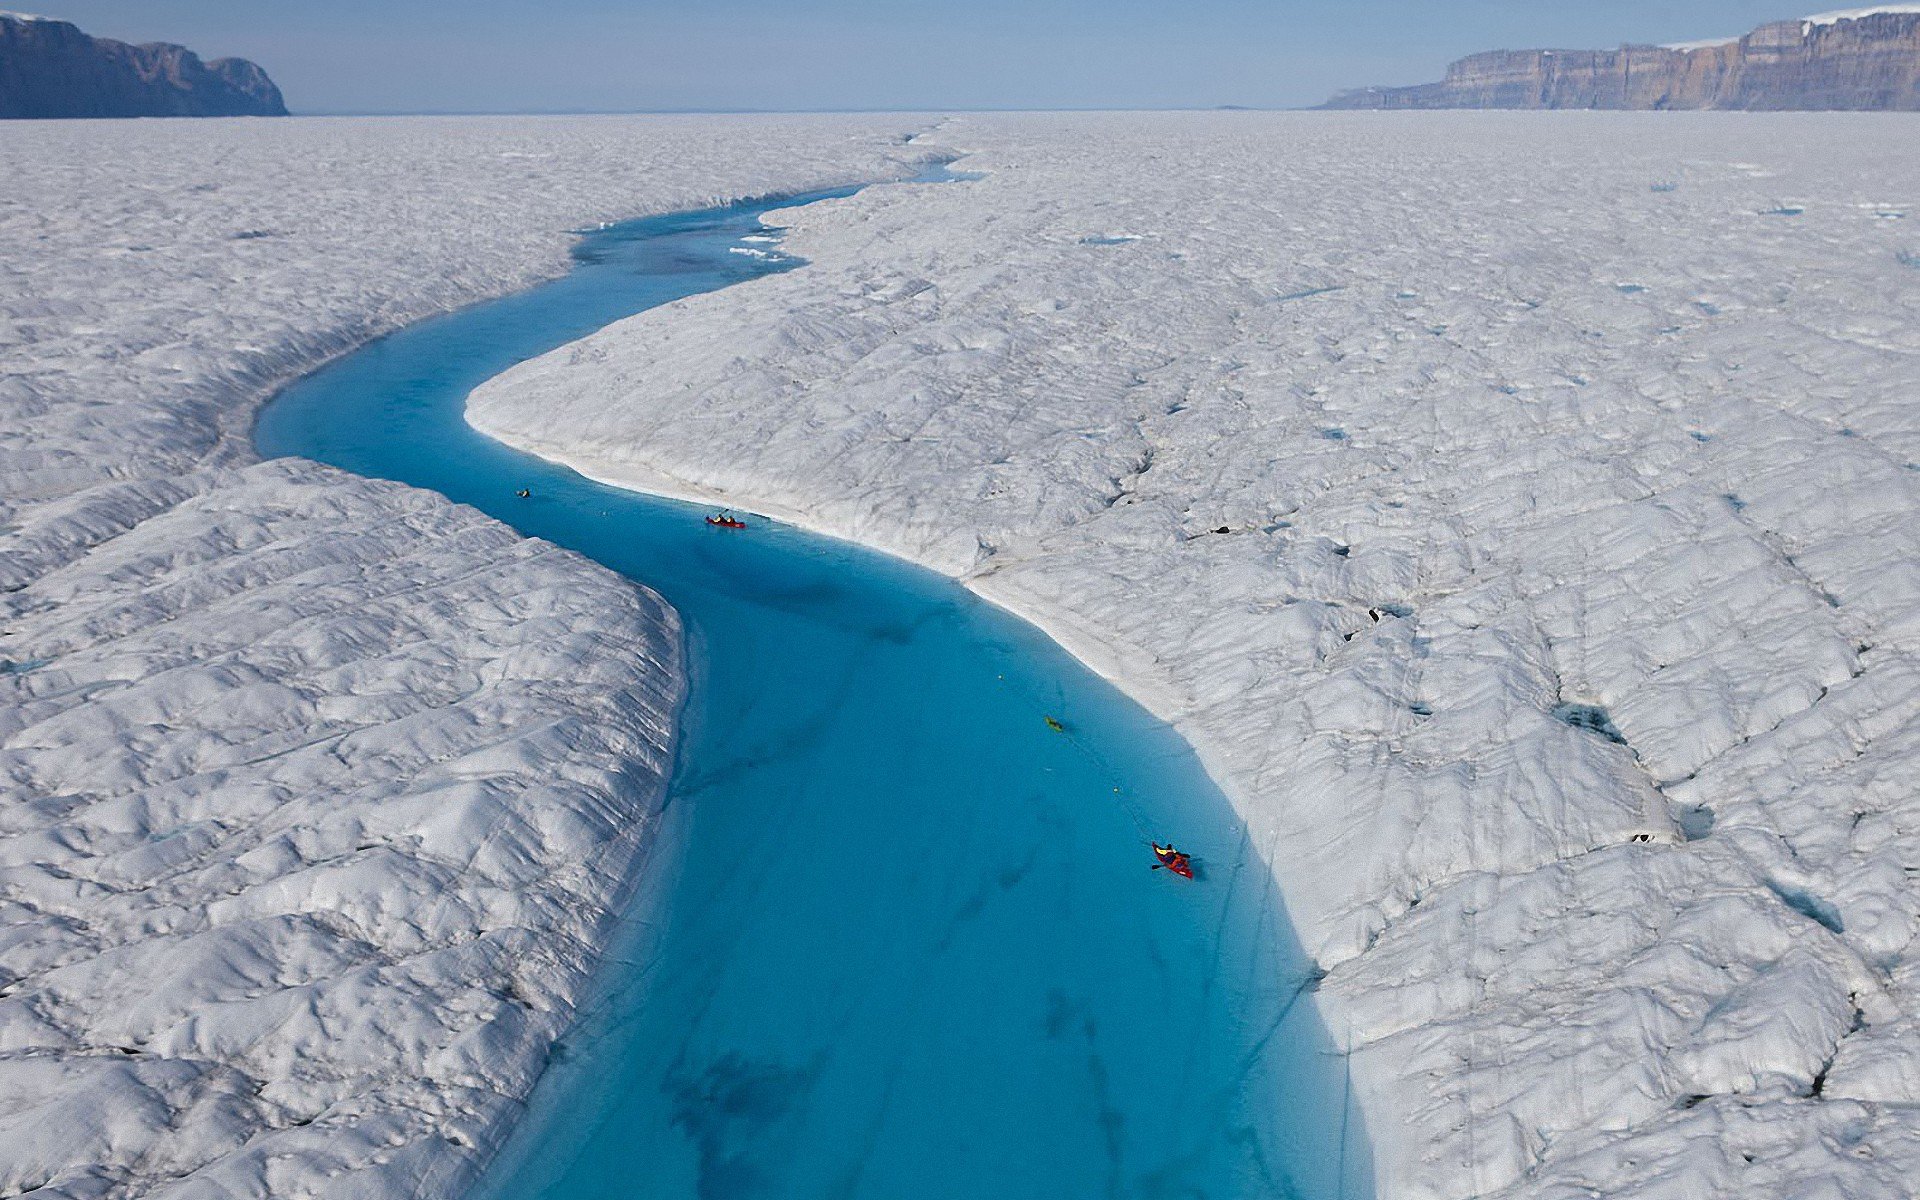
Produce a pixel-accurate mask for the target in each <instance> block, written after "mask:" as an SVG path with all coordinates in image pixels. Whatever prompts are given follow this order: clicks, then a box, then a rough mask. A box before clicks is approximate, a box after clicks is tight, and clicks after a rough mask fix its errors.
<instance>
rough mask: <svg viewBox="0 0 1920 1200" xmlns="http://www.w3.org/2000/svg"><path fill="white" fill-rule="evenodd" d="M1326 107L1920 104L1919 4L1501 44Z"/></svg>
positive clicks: (1343, 96) (1882, 107) (1345, 95)
mask: <svg viewBox="0 0 1920 1200" xmlns="http://www.w3.org/2000/svg"><path fill="white" fill-rule="evenodd" d="M1325 107H1327V108H1627V109H1741V110H1784V109H1848V110H1867V111H1888V110H1899V111H1914V110H1920V12H1913V11H1898V10H1887V11H1878V12H1873V11H1864V10H1863V11H1861V12H1859V13H1857V14H1833V15H1830V16H1827V17H1817V18H1808V19H1806V20H1800V21H1775V22H1773V23H1772V24H1768V25H1762V26H1761V27H1760V28H1758V29H1756V30H1754V31H1753V32H1752V33H1749V34H1747V35H1746V36H1745V37H1743V38H1738V39H1735V40H1732V41H1728V42H1724V43H1720V44H1715V45H1702V46H1697V47H1693V48H1685V47H1666V46H1622V47H1621V48H1620V49H1618V50H1492V51H1488V52H1486V53H1483V54H1474V55H1469V56H1468V57H1466V58H1463V59H1461V60H1460V61H1458V62H1456V63H1454V64H1453V65H1452V66H1450V67H1448V68H1447V77H1446V79H1445V80H1444V81H1442V82H1440V83H1427V84H1420V85H1417V86H1414V87H1384V88H1363V89H1359V90H1357V91H1351V92H1342V93H1340V94H1339V95H1337V96H1335V97H1334V98H1333V99H1332V100H1329V101H1328V102H1327V103H1326V105H1325Z"/></svg>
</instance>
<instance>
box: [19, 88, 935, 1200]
mask: <svg viewBox="0 0 1920 1200" xmlns="http://www.w3.org/2000/svg"><path fill="white" fill-rule="evenodd" d="M914 128H915V124H914V122H913V121H911V120H907V119H903V118H899V117H886V116H858V117H852V116H850V117H824V118H823V117H754V118H713V117H685V118H677V117H676V118H666V117H650V118H565V119H491V118H489V119H420V120H411V119H409V120H386V119H382V120H308V119H300V120H289V121H276V122H249V121H179V122H165V121H161V122H156V121H142V122H47V123H39V122H7V123H5V125H4V127H0V479H3V480H4V483H5V487H4V489H0V663H3V664H4V668H0V1195H18V1194H21V1193H23V1192H28V1191H31V1192H32V1193H33V1194H34V1195H36V1196H68V1197H119V1196H133V1195H145V1196H175V1197H184V1196H235V1197H237V1196H259V1197H265V1196H354V1197H377V1196H385V1195H417V1194H432V1195H440V1194H453V1193H455V1192H458V1191H460V1190H462V1188H463V1187H464V1184H465V1182H466V1181H467V1180H468V1179H470V1178H471V1176H472V1173H473V1171H474V1169H475V1167H476V1165H477V1163H478V1162H479V1161H480V1160H481V1159H482V1158H483V1157H484V1155H485V1153H487V1152H488V1151H489V1150H491V1148H492V1147H494V1146H495V1145H497V1144H498V1142H499V1140H500V1138H501V1135H502V1134H503V1133H504V1131H505V1128H506V1127H507V1125H508V1123H509V1122H511V1121H512V1120H513V1119H514V1117H515V1116H516V1115H517V1114H518V1112H519V1111H520V1108H521V1105H522V1103H523V1101H524V1098H525V1097H526V1095H527V1094H528V1091H529V1089H530V1088H531V1086H532V1083H533V1081H534V1079H535V1078H536V1076H537V1075H538V1073H539V1072H540V1071H541V1069H542V1068H543V1066H544V1063H545V1061H546V1056H547V1051H548V1047H549V1046H550V1045H551V1043H552V1041H553V1039H554V1037H555V1036H556V1035H557V1034H558V1033H559V1032H560V1031H561V1030H562V1029H563V1028H564V1027H565V1026H566V1025H567V1023H568V1022H569V1020H570V1019H571V1016H572V1013H573V1011H574V1005H575V1003H576V1001H577V1000H578V998H579V996H580V994H581V989H582V986H583V981H584V980H585V978H586V976H587V974H588V972H589V971H590V970H591V968H592V966H593V964H594V963H595V961H596V959H597V956H598V954H599V952H600V950H601V947H602V945H603V941H604V938H605V937H606V935H607V933H608V930H609V928H610V925H611V922H610V920H609V914H610V912H611V910H612V909H613V908H614V906H616V905H617V904H618V903H619V902H620V900H621V898H622V896H623V895H624V894H625V893H626V891H627V890H628V889H629V888H630V887H631V886H632V883H633V874H634V868H635V865H636V863H637V862H638V860H639V856H640V855H642V854H643V853H644V851H645V848H646V845H647V839H648V837H649V834H650V831H651V829H652V826H653V817H654V811H655V806H656V805H657V803H658V801H659V798H660V794H661V789H662V786H663V779H664V774H665V771H666V769H667V765H668V762H669V759H670V755H671V751H672V744H673V741H672V735H673V721H674V713H675V711H676V707H677V703H678V700H679V697H680V695H681V692H682V688H683V686H684V683H683V679H682V676H681V668H680V659H679V655H680V648H679V641H678V626H677V621H676V619H675V617H674V615H673V613H672V612H671V611H670V610H669V609H668V608H667V607H666V606H665V605H664V604H662V603H661V602H660V601H659V600H658V598H657V597H655V596H653V595H652V594H651V593H648V592H646V591H644V590H642V589H636V588H634V587H633V586H631V585H630V584H628V583H627V582H625V581H624V580H621V579H620V578H618V577H617V576H615V575H613V574H611V573H610V572H607V571H605V570H602V569H600V568H598V567H596V566H594V565H593V564H591V563H588V562H587V561H585V560H583V559H581V558H578V557H577V556H574V555H572V554H568V553H564V552H561V551H559V550H557V549H555V548H554V547H552V546H549V545H546V544H544V543H541V542H537V541H528V540H525V539H522V538H519V537H518V536H517V535H515V534H513V533H512V532H511V531H510V530H508V529H506V528H505V527H504V526H501V525H499V524H497V523H495V522H493V521H491V520H489V519H487V518H485V517H483V516H482V515H481V514H479V513H478V512H476V511H474V510H472V509H469V508H464V507H459V506H455V505H452V504H449V503H447V502H446V501H445V500H443V499H440V498H438V497H436V496H433V495H431V494H429V493H425V492H419V491H413V490H411V489H407V488H402V487H397V486H393V485H390V484H381V483H373V482H369V481H366V480H359V479H355V478H353V477H351V476H347V475H344V474H342V473H340V472H337V471H333V470H329V469H326V468H322V467H319V466H317V465H314V464H311V463H300V462H294V461H286V462H273V463H264V464H263V463H256V462H253V461H252V460H253V455H252V452H251V448H250V445H249V441H248V438H247V433H248V429H249V426H250V423H251V419H252V413H253V411H254V408H255V406H256V404H257V402H258V401H259V400H260V399H261V398H262V397H263V396H264V395H265V394H266V393H267V391H268V390H269V389H271V388H272V387H273V386H274V385H275V384H276V383H277V382H279V381H282V380H284V379H286V378H288V377H289V376H290V375H292V374H294V373H297V372H298V371H300V370H301V369H303V368H305V367H308V366H311V365H313V364H315V363H317V362H319V361H320V360H322V359H323V358H324V357H326V356H328V355H330V354H333V353H337V352H339V351H342V350H344V349H346V348H348V347H351V346H353V345H355V344H357V343H359V342H362V341H365V340H366V339H368V338H370V337H373V336H375V335H377V334H379V333H381V332H383V331H386V330H389V329H392V328H394V327H396V326H397V325H399V324H401V323H404V322H406V321H409V320H412V319H415V318H418V317H421V316H424V315H427V314H430V313H433V312H436V311H440V310H444V309H447V308H450V307H453V306H457V305H460V304H464V303H468V302H471V301H473V300H476V299H479V298H481V297H484V296H489V295H495V294H499V293H502V292H505V291H509V290H512V289H514V288H517V287H520V286H523V285H525V284H527V283H530V282H532V281H534V280H536V279H539V278H541V277H543V276H548V275H553V274H557V273H559V272H561V271H563V270H565V269H566V266H567V254H566V252H567V248H568V246H569V245H570V243H571V242H572V240H573V234H572V233H571V232H570V231H572V230H575V229H578V228H581V227H583V226H588V225H592V224H595V223H597V222H602V221H607V220H612V219H616V218H624V217H630V216H635V215H640V214H644V213H648V212H659V211H670V210H677V209H685V208H696V207H702V206H705V205H708V204H712V203H716V202H719V201H723V200H727V199H730V198H734V197H738V196H743V195H760V194H767V193H787V192H795V191H800V190H804V189H808V188H814V187H820V186H828V185H835V184H840V183H846V182H852V181H858V180H864V179H871V178H884V177H894V176H899V175H910V174H912V173H913V172H914V170H915V169H916V167H915V164H916V163H917V162H919V161H921V160H923V159H925V158H926V157H927V151H926V149H925V148H924V147H910V146H907V145H906V144H905V143H906V141H907V139H908V137H909V136H910V135H911V132H912V130H913V129H914Z"/></svg>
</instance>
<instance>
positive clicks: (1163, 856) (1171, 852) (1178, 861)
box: [1153, 842, 1193, 879]
mask: <svg viewBox="0 0 1920 1200" xmlns="http://www.w3.org/2000/svg"><path fill="white" fill-rule="evenodd" d="M1153 856H1154V857H1155V858H1157V859H1159V860H1160V861H1159V862H1157V863H1155V864H1153V869H1154V870H1156V871H1158V870H1159V869H1160V868H1162V867H1165V868H1166V869H1167V870H1169V871H1172V872H1173V873H1174V874H1175V875H1178V876H1179V877H1180V878H1182V879H1192V878H1193V858H1192V857H1191V856H1190V855H1188V854H1187V852H1186V851H1184V850H1175V849H1174V848H1173V845H1172V844H1171V843H1169V844H1167V845H1165V846H1162V845H1161V844H1160V843H1159V842H1155V843H1154V844H1153Z"/></svg>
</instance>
